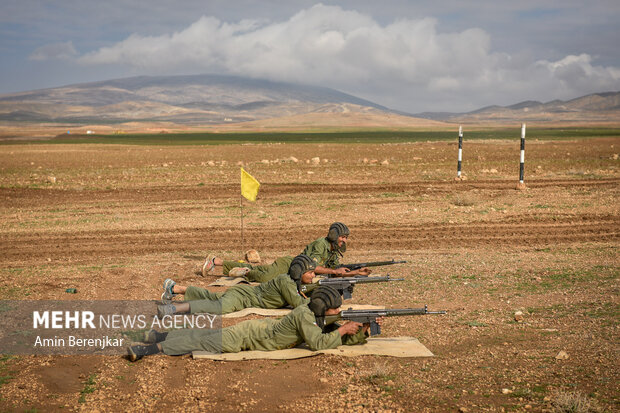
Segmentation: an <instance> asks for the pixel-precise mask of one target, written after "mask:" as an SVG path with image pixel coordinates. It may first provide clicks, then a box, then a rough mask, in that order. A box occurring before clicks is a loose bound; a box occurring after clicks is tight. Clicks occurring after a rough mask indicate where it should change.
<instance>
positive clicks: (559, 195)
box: [0, 139, 620, 412]
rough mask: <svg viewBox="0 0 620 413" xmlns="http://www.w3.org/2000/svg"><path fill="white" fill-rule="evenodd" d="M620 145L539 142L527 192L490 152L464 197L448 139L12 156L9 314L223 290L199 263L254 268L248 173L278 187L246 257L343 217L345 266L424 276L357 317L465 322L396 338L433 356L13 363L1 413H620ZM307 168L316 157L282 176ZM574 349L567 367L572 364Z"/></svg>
mask: <svg viewBox="0 0 620 413" xmlns="http://www.w3.org/2000/svg"><path fill="white" fill-rule="evenodd" d="M619 145H620V139H598V140H584V141H571V142H561V143H560V142H540V143H535V144H531V145H529V146H528V149H529V151H530V152H528V155H527V158H526V159H527V160H529V161H530V162H531V163H529V164H527V165H528V166H527V167H526V171H527V174H526V184H527V189H526V190H524V191H517V190H515V184H516V180H515V177H514V176H513V174H514V173H515V171H516V170H517V168H516V165H515V162H514V159H513V158H514V157H512V154H513V149H514V148H513V146H514V145H513V144H512V143H509V142H485V143H472V144H471V145H470V146H469V148H472V150H471V151H472V152H471V153H475V156H472V160H471V161H470V162H469V163H466V164H465V165H466V169H465V170H466V171H467V176H468V180H467V181H462V182H455V181H454V179H453V176H454V173H455V171H454V169H455V162H453V161H452V155H453V153H452V152H453V151H454V149H455V148H454V145H445V144H442V143H432V142H429V143H420V144H411V145H359V146H350V145H338V144H330V145H264V146H260V145H254V146H252V147H251V148H248V147H245V146H222V147H210V148H208V150H206V149H204V148H188V147H183V148H179V147H166V148H154V147H130V148H123V147H119V146H110V147H105V146H98V147H96V148H91V147H90V146H88V145H76V146H70V145H61V146H54V145H39V146H34V147H32V146H28V145H6V146H2V147H0V164H1V165H2V173H1V174H0V182H1V183H2V187H0V216H1V217H2V221H1V223H0V239H1V241H0V257H1V263H0V277H1V278H0V288H1V290H0V291H2V295H1V296H0V298H4V299H95V300H104V299H155V298H157V297H158V296H159V294H160V293H161V291H160V288H161V281H162V280H163V278H165V277H172V278H174V279H175V280H177V281H178V282H180V283H182V284H194V285H200V286H206V285H207V284H208V283H209V282H211V281H212V280H213V279H214V277H208V278H206V279H205V278H201V277H198V276H197V275H196V268H197V267H198V266H199V265H200V264H201V263H202V259H203V257H204V256H205V254H206V253H207V252H215V253H217V254H219V255H221V256H222V257H225V258H238V257H239V255H240V253H241V249H242V248H241V240H240V231H239V223H240V222H239V196H238V183H237V180H238V167H237V166H236V165H235V163H236V162H237V161H238V160H239V159H240V158H242V160H243V161H244V163H245V166H246V168H247V169H248V170H250V171H251V172H252V173H253V174H254V175H255V176H256V177H257V178H258V179H259V180H261V182H262V187H261V190H260V195H259V199H258V201H257V202H256V203H249V202H245V203H244V212H245V217H244V225H245V227H244V240H245V247H246V248H248V247H249V246H252V247H254V248H256V249H258V250H259V251H260V252H261V254H262V255H263V257H264V258H265V259H267V260H269V259H273V258H275V257H277V256H280V255H283V254H295V253H298V252H299V251H300V250H301V249H302V248H303V246H304V245H305V244H306V243H308V242H309V241H311V240H313V239H315V238H318V237H320V236H323V235H324V234H325V231H326V228H327V227H328V226H329V224H330V223H331V222H333V221H336V220H340V221H343V222H346V223H347V224H348V225H349V227H350V228H351V231H352V236H351V239H350V245H349V248H348V251H347V253H346V255H345V260H344V261H346V262H355V261H367V260H378V259H386V258H403V259H407V260H408V264H406V265H401V266H394V267H390V268H389V269H378V270H377V271H376V273H379V274H383V273H385V272H386V271H389V272H390V273H391V274H392V275H394V276H402V277H404V278H406V281H405V282H403V283H402V284H400V285H388V286H376V285H375V286H367V287H364V288H358V289H356V292H355V294H354V298H353V301H352V302H354V303H368V304H386V305H388V306H390V307H404V306H416V305H418V304H422V303H425V304H428V305H429V307H431V308H436V309H446V310H448V314H447V315H446V316H442V317H433V318H430V317H420V318H415V317H413V318H407V319H404V318H399V319H390V320H388V322H387V325H386V326H385V328H384V334H385V335H387V336H398V335H413V336H415V337H418V338H419V339H420V340H421V342H422V343H423V344H425V345H426V346H427V347H428V348H429V349H430V350H431V351H433V352H434V353H435V354H436V357H434V358H432V359H404V360H403V359H383V358H379V357H363V358H357V359H352V360H343V359H340V358H338V357H316V358H313V359H305V360H296V361H289V362H284V363H282V362H267V361H253V362H245V363H213V362H207V361H193V360H191V359H190V358H188V357H177V358H173V357H154V358H152V359H147V360H144V361H141V362H139V363H137V364H134V365H128V363H127V362H126V361H124V360H123V359H122V358H120V357H97V356H80V357H79V358H75V357H74V358H72V357H62V356H56V357H31V356H26V357H18V358H13V359H6V360H4V359H3V360H2V361H1V362H0V376H7V377H10V378H9V379H7V380H6V382H5V383H4V384H1V385H0V397H2V399H0V400H2V402H1V403H4V405H3V406H2V407H3V409H0V410H5V409H6V410H17V411H20V410H28V409H31V408H37V409H39V410H58V411H67V409H69V410H70V409H75V410H87V411H92V410H95V409H98V410H103V411H112V410H114V411H121V410H152V411H162V410H167V409H173V408H174V409H181V410H187V411H197V410H199V409H207V408H209V409H215V410H219V411H238V410H241V411H291V410H299V409H300V408H301V407H302V406H303V407H304V408H305V409H310V410H318V411H338V409H343V410H355V409H358V410H374V411H378V410H381V409H389V410H392V411H428V412H435V411H457V410H458V409H459V408H461V411H502V409H503V410H504V411H506V410H507V411H548V410H550V409H551V408H552V406H553V403H554V402H555V400H556V399H557V395H556V394H557V392H558V391H559V392H564V393H570V392H574V391H579V393H580V394H582V395H584V397H587V398H588V399H590V400H593V401H595V402H596V403H598V404H599V405H601V406H604V407H606V408H608V409H610V410H614V409H616V408H618V406H619V404H618V403H619V397H618V391H617V382H618V379H619V376H618V369H617V342H618V339H619V338H620V337H619V336H618V314H619V313H618V311H619V303H618V253H617V251H618V246H619V244H620V242H619V241H620V207H618V203H617V199H619V198H620V196H619V195H620V185H619V184H620V169H619V167H618V160H617V159H614V157H613V155H614V154H615V153H617V151H618V149H617V148H618V146H619ZM250 149H251V150H250ZM395 149H397V150H395ZM42 154H44V156H42ZM76 154H78V155H77V156H76ZM291 154H293V155H294V156H296V157H298V158H299V160H300V161H299V162H298V163H293V162H284V161H282V159H285V158H286V157H287V156H290V155H291ZM558 154H561V156H560V155H558ZM566 154H570V156H568V155H566ZM509 155H510V156H509ZM314 156H318V157H320V158H321V159H326V161H321V163H320V164H318V165H314V164H313V163H311V162H308V163H307V162H306V160H308V161H309V160H310V158H312V157H314ZM566 157H569V159H566ZM364 158H367V160H368V161H367V162H364V161H363V159H364ZM209 159H213V160H214V162H215V163H216V165H215V166H208V165H205V164H204V163H205V162H206V161H207V160H209ZM264 159H267V160H268V162H266V163H265V162H263V160H264ZM373 159H376V160H377V162H374V163H372V160H373ZM383 159H386V160H388V161H389V162H388V163H387V164H385V165H380V161H382V160H383ZM276 160H277V161H276ZM491 169H494V171H491ZM51 177H53V178H54V179H52V178H51ZM68 287H75V288H77V289H78V294H77V295H75V296H72V295H68V294H65V293H64V289H65V288H68ZM517 310H522V311H523V312H524V314H525V318H526V320H525V322H524V323H517V322H515V321H514V320H513V314H514V312H515V311H517ZM560 350H565V351H567V353H568V354H569V355H570V358H569V359H568V360H556V359H555V356H556V355H557V354H558V352H559V351H560ZM89 378H92V379H89ZM89 380H90V381H92V382H93V383H94V384H92V387H93V388H94V390H93V391H92V392H90V391H88V392H85V391H84V390H85V389H86V388H87V386H90V385H89V384H88V382H89ZM504 389H508V390H509V392H505V391H504ZM231 391H234V392H236V393H235V394H236V395H237V396H236V397H231V396H230V395H231ZM65 406H66V407H65ZM463 409H464V410H463Z"/></svg>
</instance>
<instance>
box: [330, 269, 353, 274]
mask: <svg viewBox="0 0 620 413" xmlns="http://www.w3.org/2000/svg"><path fill="white" fill-rule="evenodd" d="M349 271H351V270H350V269H348V268H346V267H340V268H336V269H334V275H344V274H346V273H348V272H349Z"/></svg>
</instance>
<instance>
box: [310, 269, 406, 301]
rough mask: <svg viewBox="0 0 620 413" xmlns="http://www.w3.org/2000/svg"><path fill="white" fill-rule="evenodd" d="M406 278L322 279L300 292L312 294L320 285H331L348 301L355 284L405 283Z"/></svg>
mask: <svg viewBox="0 0 620 413" xmlns="http://www.w3.org/2000/svg"><path fill="white" fill-rule="evenodd" d="M403 280H404V278H391V277H390V275H389V274H388V275H387V276H385V277H366V276H363V277H338V278H322V279H320V280H319V281H318V282H315V283H312V284H302V286H301V289H300V290H299V291H300V292H302V293H308V292H312V290H314V289H315V288H316V287H318V286H319V285H329V286H330V287H333V288H335V289H336V290H338V292H339V293H340V295H342V298H344V299H345V300H348V299H349V298H351V297H352V295H353V287H354V286H355V284H369V283H380V282H389V281H403Z"/></svg>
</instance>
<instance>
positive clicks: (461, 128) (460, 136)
mask: <svg viewBox="0 0 620 413" xmlns="http://www.w3.org/2000/svg"><path fill="white" fill-rule="evenodd" d="M461 162H463V127H462V126H459V160H458V163H457V165H456V179H461Z"/></svg>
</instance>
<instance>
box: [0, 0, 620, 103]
mask: <svg viewBox="0 0 620 413" xmlns="http://www.w3.org/2000/svg"><path fill="white" fill-rule="evenodd" d="M618 22H620V1H618V0H609V1H608V0H591V1H585V0H584V1H576V0H545V1H540V0H519V1H514V0H511V1H504V0H496V1H482V0H433V1H428V0H419V1H413V0H409V1H407V0H382V1H376V0H343V1H327V0H326V1H323V2H322V3H318V2H315V1H305V0H265V1H249V0H213V1H209V0H180V1H174V2H173V1H170V0H105V1H101V0H2V1H1V2H0V94H5V93H13V92H20V91H27V90H35V89H41V88H50V87H58V86H65V85H69V84H74V83H83V82H90V81H99V80H108V79H115V78H122V77H130V76H137V75H190V74H230V75H236V76H245V77H252V78H259V79H268V80H273V81H283V82H291V83H301V84H307V85H317V86H324V87H330V88H334V89H337V90H340V91H342V92H345V93H349V94H352V95H354V96H357V97H360V98H363V99H368V100H370V101H373V102H375V103H378V104H380V105H383V106H387V107H389V108H391V109H395V110H400V111H404V112H408V113H419V112H425V111H450V112H466V111H470V110H475V109H478V108H481V107H484V106H488V105H511V104H514V103H518V102H521V101H524V100H538V101H542V102H548V101H551V100H555V99H561V100H568V99H573V98H576V97H580V96H583V95H587V94H590V93H597V92H608V91H620V46H619V43H620V24H619V23H618Z"/></svg>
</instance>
